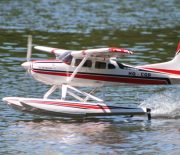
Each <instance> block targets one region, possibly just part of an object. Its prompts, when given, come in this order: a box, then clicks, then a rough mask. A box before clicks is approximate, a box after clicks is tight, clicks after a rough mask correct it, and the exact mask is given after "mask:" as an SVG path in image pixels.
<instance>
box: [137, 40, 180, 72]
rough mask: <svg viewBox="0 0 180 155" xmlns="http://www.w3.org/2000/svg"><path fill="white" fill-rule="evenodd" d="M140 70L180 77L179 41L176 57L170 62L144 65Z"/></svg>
mask: <svg viewBox="0 0 180 155" xmlns="http://www.w3.org/2000/svg"><path fill="white" fill-rule="evenodd" d="M140 68H144V69H148V70H152V71H158V72H163V73H170V74H176V75H180V41H179V43H178V47H177V50H176V55H175V57H174V58H173V59H172V60H171V61H168V62H162V63H156V64H150V65H144V66H140Z"/></svg>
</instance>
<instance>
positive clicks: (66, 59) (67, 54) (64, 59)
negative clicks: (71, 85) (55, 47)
mask: <svg viewBox="0 0 180 155" xmlns="http://www.w3.org/2000/svg"><path fill="white" fill-rule="evenodd" d="M72 58H73V57H72V55H71V52H65V53H63V54H62V55H61V56H60V57H59V59H60V60H62V62H64V63H66V64H68V65H70V64H71V61H72Z"/></svg>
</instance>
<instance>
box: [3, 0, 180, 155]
mask: <svg viewBox="0 0 180 155" xmlns="http://www.w3.org/2000/svg"><path fill="white" fill-rule="evenodd" d="M179 8H180V1H178V0H171V1H168V0H152V1H147V0H139V1H131V0H122V1H118V0H114V1H109V0H105V1H96V0H91V1H90V0H76V1H65V0H62V1H58V0H39V1H38V0H32V1H22V0H1V1H0V73H1V77H0V84H1V87H0V98H3V97H5V96H23V97H41V96H43V94H44V93H45V92H46V91H47V90H48V88H49V87H48V86H45V85H42V84H41V83H39V82H37V81H34V80H33V79H32V78H31V77H29V76H28V75H27V74H26V73H25V71H24V69H23V68H22V67H21V66H20V64H21V63H22V62H24V61H25V57H26V44H27V35H29V34H31V35H33V42H34V45H45V46H52V47H60V48H65V49H87V48H97V47H111V46H112V47H123V48H127V49H130V50H133V51H134V53H135V54H134V55H132V56H129V57H125V58H123V59H122V61H123V62H125V63H129V64H132V65H142V64H148V63H156V62H162V61H168V60H170V59H171V58H173V56H174V54H175V50H176V47H177V44H178V42H179V40H180V24H179V23H180V18H179V17H180V11H179ZM49 57H52V56H51V55H47V54H45V53H42V52H38V51H33V58H44V59H45V58H49ZM179 96H180V91H179V85H174V86H131V87H130V86H129V87H124V86H123V87H118V88H117V87H116V88H113V87H112V88H107V89H106V100H107V101H108V102H110V103H111V104H113V105H116V104H133V105H137V106H139V105H141V106H149V107H151V108H153V119H152V121H151V122H149V121H146V118H145V117H136V118H133V119H128V118H123V117H108V118H107V119H105V118H89V119H86V120H75V119H64V118H56V119H55V118H50V117H40V116H34V115H30V114H23V113H20V112H17V111H14V110H12V109H10V108H9V107H8V106H7V105H5V104H4V103H3V102H2V101H1V102H0V154H13V155H14V154H22V155H24V154H30V155H31V154H38V155H39V154H45V155H51V154H52V155H56V154H163V155H164V154H179V152H180V120H179V118H180V101H179Z"/></svg>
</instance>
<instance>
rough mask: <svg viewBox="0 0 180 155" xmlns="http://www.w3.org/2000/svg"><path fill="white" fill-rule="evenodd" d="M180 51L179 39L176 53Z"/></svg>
mask: <svg viewBox="0 0 180 155" xmlns="http://www.w3.org/2000/svg"><path fill="white" fill-rule="evenodd" d="M179 52H180V41H179V44H178V47H177V50H176V54H178V53H179Z"/></svg>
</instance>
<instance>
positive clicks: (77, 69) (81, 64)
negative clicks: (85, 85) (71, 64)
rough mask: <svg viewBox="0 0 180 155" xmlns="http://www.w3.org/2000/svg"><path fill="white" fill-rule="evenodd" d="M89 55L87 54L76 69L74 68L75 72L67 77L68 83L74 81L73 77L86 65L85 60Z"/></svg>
mask: <svg viewBox="0 0 180 155" xmlns="http://www.w3.org/2000/svg"><path fill="white" fill-rule="evenodd" d="M88 57H89V56H88V55H86V56H85V57H84V58H83V59H82V61H81V63H80V64H79V65H78V66H77V67H76V69H75V70H74V72H73V73H72V74H71V76H70V77H69V78H68V79H67V83H68V84H69V83H71V81H72V80H73V78H74V77H75V76H76V74H77V72H78V71H79V70H80V69H81V67H82V66H83V65H84V63H85V61H86V60H87V58H88Z"/></svg>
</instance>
